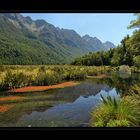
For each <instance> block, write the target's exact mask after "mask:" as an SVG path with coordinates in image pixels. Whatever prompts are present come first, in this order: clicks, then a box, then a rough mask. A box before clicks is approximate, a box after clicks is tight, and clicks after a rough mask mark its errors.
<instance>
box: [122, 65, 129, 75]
mask: <svg viewBox="0 0 140 140" xmlns="http://www.w3.org/2000/svg"><path fill="white" fill-rule="evenodd" d="M119 73H126V74H131V69H130V67H129V66H128V65H121V66H120V67H119Z"/></svg>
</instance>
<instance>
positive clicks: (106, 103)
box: [90, 85, 140, 127]
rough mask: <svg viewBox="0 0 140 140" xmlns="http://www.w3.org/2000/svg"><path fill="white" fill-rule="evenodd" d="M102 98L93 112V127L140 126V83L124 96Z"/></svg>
mask: <svg viewBox="0 0 140 140" xmlns="http://www.w3.org/2000/svg"><path fill="white" fill-rule="evenodd" d="M101 99H102V103H101V104H99V105H98V106H97V107H96V109H95V110H93V111H92V112H91V120H90V125H91V126H92V127H139V126H140V85H135V86H132V87H131V88H130V90H129V92H128V94H127V95H125V96H123V97H120V98H115V97H114V98H112V97H110V96H108V97H106V98H105V97H103V96H101Z"/></svg>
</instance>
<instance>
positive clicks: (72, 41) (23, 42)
mask: <svg viewBox="0 0 140 140" xmlns="http://www.w3.org/2000/svg"><path fill="white" fill-rule="evenodd" d="M114 47H115V45H114V44H113V43H111V42H109V41H107V42H105V43H102V42H101V41H100V40H99V39H97V38H96V37H94V38H93V37H90V36H88V35H85V36H83V37H81V36H80V35H79V34H78V33H76V32H75V31H74V30H68V29H60V28H58V27H55V26H53V25H52V24H49V23H47V22H46V21H44V20H41V19H39V20H32V19H31V18H30V17H28V16H27V17H24V16H22V15H21V14H9V13H5V14H0V64H65V63H70V62H72V61H73V60H74V59H75V58H76V57H79V56H82V55H84V54H86V53H89V52H97V51H101V50H103V51H107V50H109V49H110V48H114Z"/></svg>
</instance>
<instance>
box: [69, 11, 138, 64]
mask: <svg viewBox="0 0 140 140" xmlns="http://www.w3.org/2000/svg"><path fill="white" fill-rule="evenodd" d="M134 15H135V16H136V17H137V18H136V19H135V20H133V21H131V23H130V25H129V26H128V28H129V29H132V28H136V29H135V31H134V32H133V34H132V35H131V36H129V35H127V36H125V37H124V38H123V39H122V41H121V42H120V44H119V45H118V46H117V48H113V49H110V50H109V51H100V52H90V53H89V54H86V55H84V56H82V57H79V58H76V59H75V60H74V61H73V62H72V63H71V64H73V65H86V66H93V65H95V66H101V65H111V66H120V65H129V66H136V67H140V14H139V13H137V14H134Z"/></svg>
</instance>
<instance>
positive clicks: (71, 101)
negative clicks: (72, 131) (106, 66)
mask: <svg viewBox="0 0 140 140" xmlns="http://www.w3.org/2000/svg"><path fill="white" fill-rule="evenodd" d="M139 82H140V75H138V74H132V75H124V74H122V75H120V74H113V75H111V76H110V77H108V78H103V79H86V80H84V81H80V84H79V85H76V86H73V87H66V88H63V89H55V90H49V91H43V92H34V93H24V94H23V93H22V95H21V94H18V95H17V96H22V97H25V98H27V99H28V100H26V101H23V102H22V101H21V102H15V103H12V102H9V103H8V104H14V105H15V107H14V108H12V109H10V110H9V111H7V112H3V113H0V127H11V126H12V127H20V126H23V127H89V126H90V125H89V120H90V111H91V110H94V109H95V107H96V106H97V105H98V104H99V103H100V102H101V99H100V95H101V94H102V95H103V96H107V95H111V96H117V97H118V96H119V95H122V94H125V93H126V92H127V90H128V89H129V87H130V86H131V85H133V84H136V83H139ZM1 96H11V95H5V93H1ZM2 104H7V103H1V105H2Z"/></svg>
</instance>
